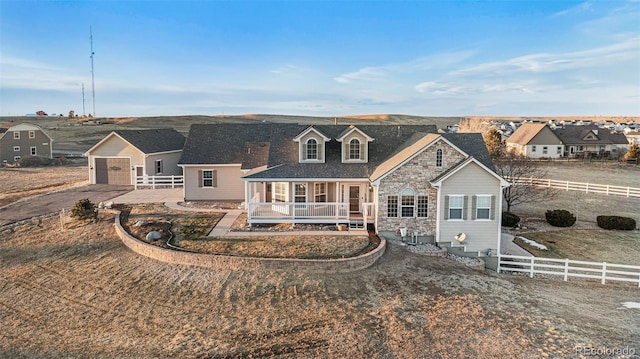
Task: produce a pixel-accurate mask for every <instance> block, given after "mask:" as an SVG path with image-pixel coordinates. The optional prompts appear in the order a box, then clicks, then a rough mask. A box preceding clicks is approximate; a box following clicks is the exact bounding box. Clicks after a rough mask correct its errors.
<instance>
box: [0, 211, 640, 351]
mask: <svg viewBox="0 0 640 359" xmlns="http://www.w3.org/2000/svg"><path fill="white" fill-rule="evenodd" d="M103 219H104V218H103ZM56 225H57V220H56V219H55V218H53V219H49V220H45V221H43V223H42V225H41V226H37V225H32V224H29V225H25V226H22V227H18V228H16V229H15V230H14V231H12V232H10V231H5V232H2V233H0V260H1V261H2V266H0V274H1V275H0V307H1V308H2V309H1V310H0V357H109V358H113V357H136V358H148V357H182V358H196V357H221V358H248V357H280V358H316V357H335V358H347V357H349V358H364V357H367V358H460V357H474V358H504V357H509V358H513V357H531V358H536V357H541V356H542V354H543V353H544V354H545V355H548V356H550V357H570V356H572V355H574V353H575V348H576V347H577V346H584V345H591V346H594V347H602V346H606V347H624V346H625V345H634V344H636V343H638V338H640V327H638V323H639V322H640V311H638V310H633V309H619V308H620V307H621V303H622V302H625V301H629V300H636V301H637V298H638V289H637V288H633V287H630V286H616V285H614V286H610V285H606V286H602V285H600V284H599V283H589V282H582V281H576V282H569V283H564V282H561V281H553V280H544V279H537V280H531V279H529V278H523V277H520V276H508V275H496V274H485V273H479V272H476V271H473V270H469V269H467V268H465V266H464V265H461V264H458V263H456V262H453V261H450V260H447V259H444V258H433V257H423V256H420V255H416V254H412V253H409V252H408V251H406V250H405V249H404V248H403V247H400V246H396V245H390V246H389V248H388V249H387V252H386V254H385V255H384V256H383V257H382V258H381V259H380V260H379V261H378V262H377V263H376V264H375V265H374V266H373V267H372V268H369V269H365V270H361V271H357V272H354V273H346V274H310V273H304V272H293V271H291V272H289V271H271V270H260V271H251V270H239V269H238V270H217V271H212V270H210V269H206V268H196V267H186V266H178V265H169V264H165V263H161V262H157V261H154V260H151V259H149V258H145V257H141V256H139V255H137V254H135V253H134V252H132V251H130V250H128V249H127V248H126V247H125V246H124V245H123V244H122V243H121V242H120V241H119V240H118V239H117V237H116V235H115V232H114V228H113V224H112V222H111V221H106V220H102V221H99V222H98V223H92V224H79V223H78V224H75V225H70V226H69V229H67V230H66V231H64V232H58V231H55V230H52V229H55V228H56ZM585 293H588V295H585Z"/></svg>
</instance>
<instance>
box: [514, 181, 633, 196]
mask: <svg viewBox="0 0 640 359" xmlns="http://www.w3.org/2000/svg"><path fill="white" fill-rule="evenodd" d="M506 180H507V181H510V182H512V183H515V184H516V185H517V184H519V183H521V184H529V185H534V186H540V187H548V188H555V189H562V190H565V191H580V192H586V193H602V194H606V195H617V196H625V197H637V198H640V188H634V187H622V186H612V185H608V184H596V183H585V182H571V181H559V180H552V179H546V178H518V179H516V180H513V179H511V178H509V177H507V178H506Z"/></svg>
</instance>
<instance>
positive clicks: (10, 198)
mask: <svg viewBox="0 0 640 359" xmlns="http://www.w3.org/2000/svg"><path fill="white" fill-rule="evenodd" d="M88 171H89V170H88V169H87V167H86V166H55V167H54V166H52V167H32V168H0V207H2V206H6V205H8V204H10V203H12V202H15V201H18V200H20V199H23V198H26V197H31V196H35V195H39V194H43V193H49V192H52V191H59V190H62V189H66V188H70V187H73V186H79V185H84V184H88V183H89V181H88V176H89V172H88Z"/></svg>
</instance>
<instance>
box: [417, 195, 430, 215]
mask: <svg viewBox="0 0 640 359" xmlns="http://www.w3.org/2000/svg"><path fill="white" fill-rule="evenodd" d="M428 213H429V196H418V217H421V218H424V217H427V216H428Z"/></svg>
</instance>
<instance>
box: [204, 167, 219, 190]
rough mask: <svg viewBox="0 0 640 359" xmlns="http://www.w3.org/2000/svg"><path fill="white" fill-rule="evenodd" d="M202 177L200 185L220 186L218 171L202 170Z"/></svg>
mask: <svg viewBox="0 0 640 359" xmlns="http://www.w3.org/2000/svg"><path fill="white" fill-rule="evenodd" d="M200 173H201V178H200V187H209V188H213V187H218V178H217V171H214V170H202V171H201V172H200Z"/></svg>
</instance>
